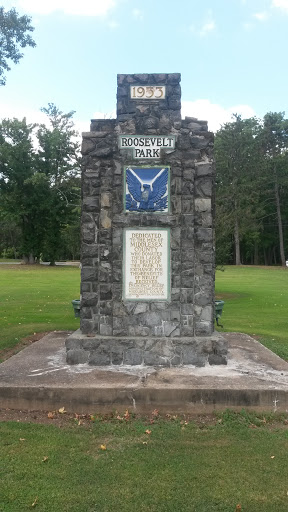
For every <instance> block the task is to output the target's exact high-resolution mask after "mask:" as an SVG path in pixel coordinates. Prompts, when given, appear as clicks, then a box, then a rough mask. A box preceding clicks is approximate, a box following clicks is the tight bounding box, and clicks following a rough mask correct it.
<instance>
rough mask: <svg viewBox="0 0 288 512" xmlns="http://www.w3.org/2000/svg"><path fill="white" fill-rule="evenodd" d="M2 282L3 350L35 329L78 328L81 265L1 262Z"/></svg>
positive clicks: (0, 340) (0, 341) (0, 322)
mask: <svg viewBox="0 0 288 512" xmlns="http://www.w3.org/2000/svg"><path fill="white" fill-rule="evenodd" d="M0 283H1V297H0V306H1V310H0V313H1V316H0V350H1V349H4V348H5V349H6V348H12V347H13V346H15V345H17V344H18V343H19V341H20V340H21V338H23V337H25V336H28V335H31V334H33V333H35V332H36V333H37V332H45V331H53V330H70V329H72V330H76V329H78V327H79V320H78V319H75V318H74V313H73V307H72V305H71V300H73V299H76V298H79V295H80V291H79V290H80V271H79V268H75V267H48V266H47V267H46V266H44V265H43V266H42V265H41V266H40V265H39V266H38V265H33V266H29V265H9V266H7V265H0Z"/></svg>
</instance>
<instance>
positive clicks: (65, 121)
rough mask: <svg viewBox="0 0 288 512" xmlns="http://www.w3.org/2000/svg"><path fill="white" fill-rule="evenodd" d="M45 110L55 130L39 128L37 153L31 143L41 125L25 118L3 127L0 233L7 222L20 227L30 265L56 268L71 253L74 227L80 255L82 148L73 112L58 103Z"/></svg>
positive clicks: (0, 127) (4, 123)
mask: <svg viewBox="0 0 288 512" xmlns="http://www.w3.org/2000/svg"><path fill="white" fill-rule="evenodd" d="M43 111H45V113H46V114H47V115H48V117H49V121H50V127H47V126H46V125H40V126H38V129H37V131H36V138H37V139H38V144H37V148H36V149H35V148H34V147H33V142H32V140H33V137H32V135H33V134H34V138H35V130H36V125H27V123H26V120H25V119H23V120H22V121H19V120H17V119H13V120H9V119H8V120H7V119H6V120H3V121H2V123H1V124H0V204H1V208H0V229H1V224H2V225H3V229H4V226H5V225H6V224H7V222H10V223H11V224H12V223H13V225H15V226H17V227H18V229H20V232H21V240H20V241H19V243H18V244H17V247H18V246H19V247H20V251H21V255H23V259H24V261H25V262H27V263H34V262H35V261H39V260H40V257H41V256H43V257H44V258H45V259H48V261H50V263H51V264H54V262H55V260H56V258H59V257H60V256H61V255H62V256H63V255H65V252H66V253H67V248H66V245H65V243H66V244H68V243H69V242H68V238H69V237H68V238H67V237H65V236H63V232H64V231H65V232H67V233H68V231H69V226H71V230H72V231H73V230H74V235H75V236H74V241H75V244H74V251H75V253H77V244H76V240H77V237H76V232H77V226H78V230H79V233H80V213H79V212H80V210H79V205H80V178H79V176H78V173H79V152H78V150H79V144H78V142H77V140H76V139H75V140H74V136H75V135H76V132H75V130H74V124H73V120H72V116H73V112H69V113H68V114H63V112H61V111H60V110H59V109H57V107H55V106H54V105H53V104H49V106H48V109H43ZM72 226H73V228H72ZM67 230H68V231H67ZM71 230H70V231H71ZM14 245H15V244H14ZM3 249H5V247H4V248H2V251H3ZM69 257H71V253H69Z"/></svg>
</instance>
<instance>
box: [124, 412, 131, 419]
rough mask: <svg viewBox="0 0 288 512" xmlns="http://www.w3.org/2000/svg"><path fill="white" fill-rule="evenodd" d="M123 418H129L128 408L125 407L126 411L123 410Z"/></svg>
mask: <svg viewBox="0 0 288 512" xmlns="http://www.w3.org/2000/svg"><path fill="white" fill-rule="evenodd" d="M124 418H125V420H129V419H130V414H129V411H128V409H126V411H125V414H124Z"/></svg>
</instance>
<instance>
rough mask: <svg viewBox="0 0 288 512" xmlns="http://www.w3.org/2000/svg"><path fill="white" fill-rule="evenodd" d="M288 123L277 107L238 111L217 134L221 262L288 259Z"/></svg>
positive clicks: (217, 221) (218, 221) (218, 251)
mask: <svg viewBox="0 0 288 512" xmlns="http://www.w3.org/2000/svg"><path fill="white" fill-rule="evenodd" d="M287 123H288V121H287V120H285V118H284V114H283V113H277V112H276V113H268V114H266V116H265V117H264V119H263V121H262V120H257V119H255V118H252V119H244V120H243V119H241V117H240V116H237V115H235V116H234V119H233V121H232V122H231V123H227V124H225V125H224V126H223V127H222V128H221V130H219V132H218V133H217V134H216V139H215V155H216V169H217V190H216V212H217V213H216V242H217V243H216V255H217V261H218V263H235V264H237V265H239V264H241V263H254V264H258V263H264V264H279V263H280V264H281V265H285V251H286V253H287V252H288V233H287V214H288V206H287V204H288V203H287V199H288V197H287V195H288V194H287V192H288V124H287ZM283 218H284V222H283ZM285 219H286V221H285Z"/></svg>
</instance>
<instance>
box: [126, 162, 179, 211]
mask: <svg viewBox="0 0 288 512" xmlns="http://www.w3.org/2000/svg"><path fill="white" fill-rule="evenodd" d="M168 196H169V167H127V168H126V179H125V207H126V211H129V212H168V211H169V204H168V200H169V197H168Z"/></svg>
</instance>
